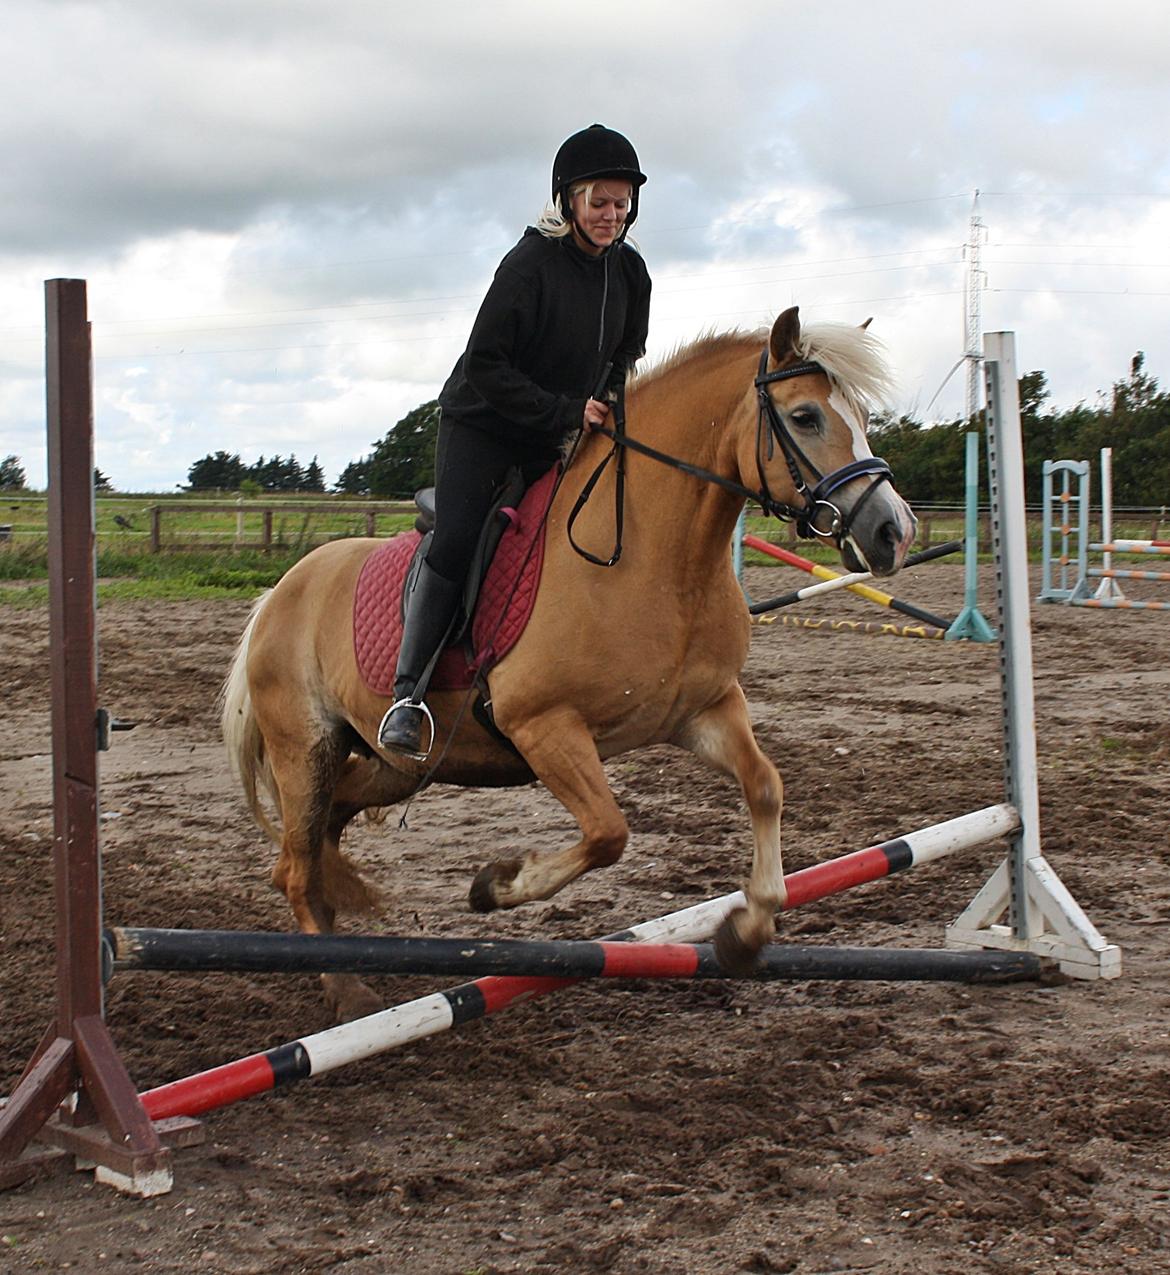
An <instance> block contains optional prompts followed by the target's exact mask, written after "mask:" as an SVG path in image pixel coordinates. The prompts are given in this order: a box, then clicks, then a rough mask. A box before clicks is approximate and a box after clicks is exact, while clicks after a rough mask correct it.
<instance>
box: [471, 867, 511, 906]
mask: <svg viewBox="0 0 1170 1275" xmlns="http://www.w3.org/2000/svg"><path fill="white" fill-rule="evenodd" d="M519 871H520V860H519V859H503V860H501V861H500V862H499V863H489V864H488V865H487V867H486V868H480V870H479V871H478V872H477V873H476V874H475V880H474V881H472V883H471V890H470V891H469V893H468V896H467V901H468V902H469V903H470V904H471V910H472V911H473V912H494V911H495V910H496V908H510V907H515V905H516V903H518V902H520V900H518V899H509V898H508V896H507V888H508V886H510V885H511V884H512V882H513V881H515V880H516V874H517V873H518V872H519ZM501 895H503V897H501Z"/></svg>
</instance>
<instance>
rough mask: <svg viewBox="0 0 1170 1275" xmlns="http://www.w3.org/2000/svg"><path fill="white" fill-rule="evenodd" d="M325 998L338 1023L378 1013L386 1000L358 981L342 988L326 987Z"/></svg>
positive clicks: (382, 1008) (383, 1007)
mask: <svg viewBox="0 0 1170 1275" xmlns="http://www.w3.org/2000/svg"><path fill="white" fill-rule="evenodd" d="M325 1000H326V1002H327V1003H328V1005H329V1008H330V1009H331V1010H332V1011H333V1014H334V1016H335V1017H336V1019H337V1021H338V1022H339V1023H352V1022H354V1021H355V1020H356V1019H359V1018H368V1017H369V1016H370V1015H371V1014H380V1013H381V1012H382V1010H384V1009H385V1008H386V1002H385V1001H384V1000H383V999H382V998H381V997H380V996H379V995H378V994H377V992H375V991H374V990H373V988H371V987H367V986H366V985H365V983H362V982H358V983H356V985H354V986H352V987H346V988H344V989H342V990H336V989H330V988H326V991H325Z"/></svg>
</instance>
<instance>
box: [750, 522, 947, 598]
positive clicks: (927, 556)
mask: <svg viewBox="0 0 1170 1275" xmlns="http://www.w3.org/2000/svg"><path fill="white" fill-rule="evenodd" d="M962 547H963V544H962V541H959V540H948V541H947V542H946V544H941V545H932V546H931V547H930V548H929V549H923V550H922V552H921V553H912V554H911V555H910V556H909V557H908V558H907V559H906V561H905V563H904V566H907V567H917V566H919V565H920V564H921V563H923V562H932V561H933V560H934V559H935V558H945V557H946V556H947V555H948V554H952V553H955V552H956V551H957V550H959V549H961V548H962ZM873 578H874V575H873V572H872V571H851V572H850V573H849V574H848V575H838V576H834V577H833V578H832V579H828V580H822V581H821V582H820V583H819V584H806V585H805V586H804V588H803V589H793V590H791V591H790V592H789V593H782V594H780V596H779V597H776V598H769V599H768V600H767V601H766V602H753V603H752V604H751V605H750V606H749V607H748V614H749V615H764V614H765V613H766V612H768V611H778V610H779V609H780V608H781V607H786V606H791V605H792V604H793V603H794V602H807V601H808V599H809V598H816V597H819V596H820V595H821V594H823V593H835V592H836V591H837V590H838V589H848V588H849V587H850V586H851V585H854V584H865V583H866V582H867V581H869V580H872V579H873Z"/></svg>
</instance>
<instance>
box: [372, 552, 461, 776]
mask: <svg viewBox="0 0 1170 1275" xmlns="http://www.w3.org/2000/svg"><path fill="white" fill-rule="evenodd" d="M462 593H463V582H462V581H461V580H448V579H447V577H446V576H441V575H439V573H438V572H437V571H435V570H434V569H433V568H432V567H431V566H430V565H429V564H428V563H427V561H426V559H425V558H424V559H423V561H422V562H421V563H419V572H418V580H417V581H416V582H415V586H414V589H413V590H412V592H411V595H410V598H409V600H408V602H407V606H406V623H405V625H404V626H403V629H402V645H401V647H399V650H398V667H397V669H396V670H395V675H394V703H393V704H391V705H390V708H389V709H388V710H387V712H386V716H385V717H383V718H382V724H381V726H379V727H378V744H379V746H380V747H382V748H387V749H390V750H391V751H393V752H400V753H410V754H412V755H413V756H415V757H419V758H421V757H425V756H426V753H429V752H430V749H431V744H432V743H433V742H434V722H433V721H432V723H431V739H430V740H429V741H428V742H427V748H426V753H424V752H423V751H422V749H421V747H420V745H421V738H420V737H421V735H422V722H423V717H424V715H425V716H427V717H430V713H429V712H428V711H427V710H426V709H425V707H424V706H423V703H422V697H421V696H419V697H416V696H415V689H416V688H417V686H418V684H419V682H420V681H421V680H422V678H423V674H424V673H426V672H427V666H428V665H429V664H430V663H431V660H432V657H434V656H435V653H436V652H437V651H438V650H439V647H440V646H441V645H442V643H443V642H444V641H445V639H446V637H447V634H448V632H449V631H450V629H451V621H452V620H453V619H454V617H455V611H456V608H457V607H458V605H459V600H460V597H461V596H462ZM425 693H426V687H425V686H424V687H423V694H425Z"/></svg>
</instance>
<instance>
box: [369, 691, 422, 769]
mask: <svg viewBox="0 0 1170 1275" xmlns="http://www.w3.org/2000/svg"><path fill="white" fill-rule="evenodd" d="M399 708H414V709H417V710H418V711H419V712H420V713H421V714H422V716H423V719H424V721H425V722H426V723H427V724H428V725H429V726H430V729H431V733H430V738H429V739H428V740H427V746H426V748H425V749H423V748H421V746H420V748H419V749H418V750H416V751H414V752H409V751H407V750H406V749H402V748H394V749H388V750H387V751H389V752H395V753H397V754H398V755H399V756H400V757H409V758H410V759H411V761H426V760H427V758H428V757H430V755H431V749H432V748H434V746H435V719H434V717H433V716H432V715H431V710H430V709H429V708H428V707H427V704H426V701H425V700H413V699H411V697H410V696H409V695H406V696H403V698H402V699H399V700H395V701H394V703H393V704H391V705H390V707H389V708H388V709H387V710H386V712H385V713H384V714H383V715H382V720H381V722H380V723H379V724H378V746H379V747H380V748H385V747H386V746H385V745H384V744H383V743H382V731H383V730H384V729H385V727H386V724H387V723H388V722H389V720H390V717H391V715H392V714H393V713H394V712H395V710H396V709H399ZM419 739H420V741H421V739H422V723H420V724H419Z"/></svg>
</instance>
